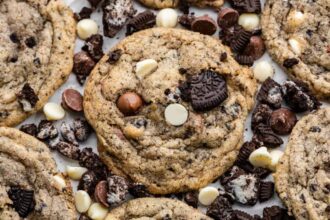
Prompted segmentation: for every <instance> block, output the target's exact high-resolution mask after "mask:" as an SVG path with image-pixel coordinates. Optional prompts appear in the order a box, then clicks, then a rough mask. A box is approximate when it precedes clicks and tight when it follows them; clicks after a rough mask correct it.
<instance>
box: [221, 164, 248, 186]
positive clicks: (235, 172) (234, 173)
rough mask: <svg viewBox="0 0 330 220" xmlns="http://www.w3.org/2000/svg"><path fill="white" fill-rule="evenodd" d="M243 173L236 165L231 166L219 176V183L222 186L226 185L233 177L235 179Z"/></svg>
mask: <svg viewBox="0 0 330 220" xmlns="http://www.w3.org/2000/svg"><path fill="white" fill-rule="evenodd" d="M243 174H245V171H244V170H242V169H241V168H239V167H238V166H233V167H232V168H231V169H230V170H228V171H226V172H225V173H224V174H223V175H222V176H221V177H220V179H219V180H220V183H221V184H222V185H223V186H224V185H227V184H228V183H229V182H230V181H232V180H233V179H236V178H237V177H239V176H240V175H243Z"/></svg>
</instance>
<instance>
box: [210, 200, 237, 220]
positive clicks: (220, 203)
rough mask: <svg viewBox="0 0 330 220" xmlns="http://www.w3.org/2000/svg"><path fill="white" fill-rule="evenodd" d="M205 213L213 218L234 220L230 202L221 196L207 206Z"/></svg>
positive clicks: (216, 219)
mask: <svg viewBox="0 0 330 220" xmlns="http://www.w3.org/2000/svg"><path fill="white" fill-rule="evenodd" d="M206 215H208V216H210V217H211V218H213V219H215V220H224V219H225V220H234V219H235V215H234V213H233V208H232V205H231V203H230V202H229V201H228V199H226V198H225V197H223V196H218V197H217V198H216V199H215V200H214V202H212V204H211V205H210V206H209V207H208V209H207V211H206Z"/></svg>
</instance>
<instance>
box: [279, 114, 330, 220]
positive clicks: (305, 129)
mask: <svg viewBox="0 0 330 220" xmlns="http://www.w3.org/2000/svg"><path fill="white" fill-rule="evenodd" d="M329 134H330V108H326V109H320V110H318V111H316V112H313V113H311V114H309V115H307V116H305V117H303V118H302V119H300V121H299V122H298V123H297V125H296V126H295V127H294V129H293V131H292V133H291V136H290V139H289V143H288V145H287V147H286V149H285V153H284V155H283V157H282V158H281V160H280V163H279V164H278V166H277V168H276V170H277V171H276V173H275V175H274V177H275V185H276V189H277V191H278V193H279V196H280V197H281V199H282V200H283V202H284V203H285V204H286V206H287V207H288V209H289V211H290V212H291V213H292V214H293V215H294V216H295V217H296V219H299V220H307V219H309V220H327V219H329V216H330V197H329V186H330V163H329V162H330V138H329Z"/></svg>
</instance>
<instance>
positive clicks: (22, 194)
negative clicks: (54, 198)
mask: <svg viewBox="0 0 330 220" xmlns="http://www.w3.org/2000/svg"><path fill="white" fill-rule="evenodd" d="M7 193H8V197H9V198H10V199H11V201H13V206H14V209H15V211H16V212H17V213H18V215H19V216H20V217H21V218H26V217H27V216H28V215H29V214H30V212H32V211H33V210H34V207H35V200H34V191H33V190H25V189H21V188H20V187H18V186H11V187H10V189H9V190H8V192H7Z"/></svg>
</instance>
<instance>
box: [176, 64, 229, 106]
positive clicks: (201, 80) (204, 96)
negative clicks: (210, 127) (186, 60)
mask: <svg viewBox="0 0 330 220" xmlns="http://www.w3.org/2000/svg"><path fill="white" fill-rule="evenodd" d="M179 89H180V91H181V96H182V99H183V100H185V101H190V102H191V105H192V108H193V109H194V110H195V111H207V110H211V109H213V108H215V107H217V106H219V105H220V104H221V103H222V102H223V101H224V100H226V99H227V97H228V91H227V84H226V80H225V78H224V77H223V76H222V75H220V74H219V73H217V72H214V71H212V70H202V72H201V73H200V74H198V75H194V76H192V77H190V78H189V79H188V80H187V81H186V82H184V83H183V84H181V85H180V86H179Z"/></svg>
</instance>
